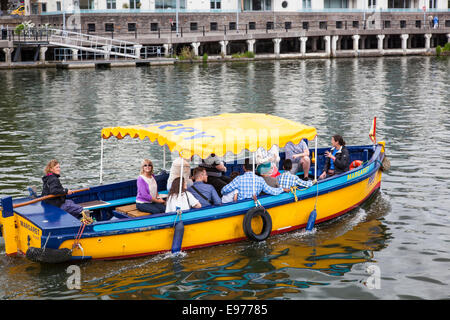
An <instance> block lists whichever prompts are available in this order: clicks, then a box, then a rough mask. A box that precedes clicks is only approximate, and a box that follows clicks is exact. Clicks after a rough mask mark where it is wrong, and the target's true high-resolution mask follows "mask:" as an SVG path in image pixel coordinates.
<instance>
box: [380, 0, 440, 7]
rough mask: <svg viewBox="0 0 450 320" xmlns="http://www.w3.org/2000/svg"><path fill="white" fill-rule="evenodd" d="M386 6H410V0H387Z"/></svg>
mask: <svg viewBox="0 0 450 320" xmlns="http://www.w3.org/2000/svg"><path fill="white" fill-rule="evenodd" d="M431 1H435V0H430V2H431ZM388 8H394V9H395V8H401V9H403V8H411V0H388Z"/></svg>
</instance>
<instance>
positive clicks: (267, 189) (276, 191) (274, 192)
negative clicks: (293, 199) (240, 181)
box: [260, 177, 284, 196]
mask: <svg viewBox="0 0 450 320" xmlns="http://www.w3.org/2000/svg"><path fill="white" fill-rule="evenodd" d="M260 178H261V177H260ZM261 180H262V184H263V185H262V186H263V188H262V191H264V192H265V193H267V194H271V195H273V196H276V195H278V194H280V193H282V192H283V191H284V190H283V188H273V187H271V186H269V185H268V184H267V183H266V181H264V179H263V178H261Z"/></svg>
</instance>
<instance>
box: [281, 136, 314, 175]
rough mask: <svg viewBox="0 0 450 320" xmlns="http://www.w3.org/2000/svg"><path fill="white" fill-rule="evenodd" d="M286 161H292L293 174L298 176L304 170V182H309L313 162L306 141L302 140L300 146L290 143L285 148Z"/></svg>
mask: <svg viewBox="0 0 450 320" xmlns="http://www.w3.org/2000/svg"><path fill="white" fill-rule="evenodd" d="M285 152H286V159H290V160H291V161H292V169H291V173H292V174H297V172H299V171H300V169H303V178H302V179H303V180H308V174H309V168H310V167H311V160H310V158H309V149H308V146H307V145H306V142H305V140H303V139H302V140H301V141H300V142H299V143H298V144H293V143H292V142H289V143H288V144H286V147H285Z"/></svg>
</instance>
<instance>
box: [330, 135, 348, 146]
mask: <svg viewBox="0 0 450 320" xmlns="http://www.w3.org/2000/svg"><path fill="white" fill-rule="evenodd" d="M331 145H332V146H333V147H338V148H339V147H342V146H345V141H344V139H343V138H342V137H341V136H340V135H338V134H335V135H334V136H333V137H331Z"/></svg>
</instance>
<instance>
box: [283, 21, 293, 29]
mask: <svg viewBox="0 0 450 320" xmlns="http://www.w3.org/2000/svg"><path fill="white" fill-rule="evenodd" d="M284 28H285V29H286V30H288V29H292V22H290V21H286V22H285V23H284Z"/></svg>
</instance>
